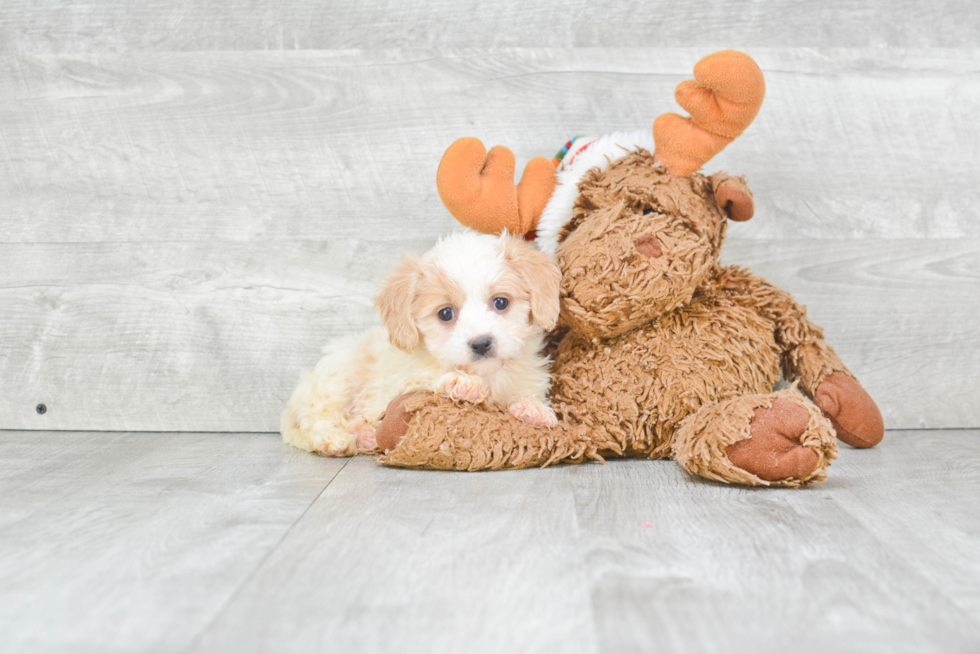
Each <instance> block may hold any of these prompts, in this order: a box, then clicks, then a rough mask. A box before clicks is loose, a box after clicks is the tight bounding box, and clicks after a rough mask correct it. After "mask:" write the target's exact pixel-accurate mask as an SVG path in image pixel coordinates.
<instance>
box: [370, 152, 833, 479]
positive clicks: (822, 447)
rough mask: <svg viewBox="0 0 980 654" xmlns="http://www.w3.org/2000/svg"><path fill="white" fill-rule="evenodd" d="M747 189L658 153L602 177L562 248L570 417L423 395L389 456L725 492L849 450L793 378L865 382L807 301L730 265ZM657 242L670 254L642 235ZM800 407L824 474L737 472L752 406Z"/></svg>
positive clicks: (559, 359)
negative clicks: (593, 463) (611, 467)
mask: <svg viewBox="0 0 980 654" xmlns="http://www.w3.org/2000/svg"><path fill="white" fill-rule="evenodd" d="M731 185H735V186H736V187H738V188H739V189H740V190H741V191H742V193H743V194H746V193H749V196H748V197H751V196H750V192H749V191H748V187H747V186H746V185H745V180H744V179H742V178H735V177H730V176H728V175H726V174H725V173H717V174H715V175H713V176H712V177H705V176H704V175H701V174H697V173H695V174H693V175H691V176H689V177H674V176H672V175H670V174H668V173H667V172H666V171H665V170H664V168H663V167H661V166H659V165H657V164H656V163H655V162H654V160H653V157H652V155H650V153H648V152H643V151H641V152H638V153H636V154H632V155H629V156H627V157H624V158H623V159H620V160H618V161H616V162H613V163H612V164H611V165H610V166H609V168H608V169H607V170H606V171H604V172H600V171H598V170H593V171H590V172H589V174H588V175H587V176H586V177H585V179H584V180H583V182H582V183H581V184H580V196H579V198H578V200H577V201H576V204H575V207H574V210H573V217H572V221H571V222H570V223H569V225H568V227H567V228H566V231H565V232H563V233H562V234H561V236H560V240H561V242H560V245H559V247H558V250H557V259H558V263H559V265H560V267H561V269H562V287H561V305H562V306H561V322H560V325H559V328H558V331H557V333H558V334H560V335H561V336H560V342H559V343H558V346H557V350H556V354H555V359H554V367H553V389H552V395H551V402H552V406H553V408H554V409H555V411H556V413H557V414H558V416H559V418H560V419H561V422H560V424H559V425H558V426H556V427H554V428H550V429H549V428H545V427H533V426H530V425H526V424H523V423H521V422H520V421H517V420H515V419H513V418H511V417H510V416H508V415H506V413H505V412H502V411H501V410H500V409H499V408H497V407H491V406H473V405H468V406H462V405H458V404H453V403H452V402H450V401H448V400H445V399H443V398H436V397H434V396H421V397H420V398H417V399H416V400H413V401H415V402H416V404H414V405H413V410H414V413H413V417H412V419H411V421H410V423H409V431H408V433H407V434H406V435H405V437H404V439H403V440H402V442H401V443H400V444H399V445H398V446H397V447H396V448H395V449H393V450H390V451H389V452H388V453H387V455H386V456H385V457H384V459H383V461H384V462H385V463H388V464H391V465H400V466H413V467H425V468H441V469H456V470H475V469H495V468H516V467H524V466H532V465H546V464H549V463H553V462H555V461H575V462H577V461H582V460H584V459H586V458H599V457H601V456H617V455H618V456H643V457H647V458H654V459H656V458H664V457H673V458H674V459H676V460H677V461H678V462H679V463H680V464H681V465H682V466H683V467H684V468H685V469H687V470H688V471H690V472H692V473H694V474H697V475H701V476H704V477H708V478H711V479H716V480H720V481H726V482H735V483H741V484H750V485H768V484H770V483H771V484H774V485H783V486H800V485H802V484H806V483H808V482H810V481H820V480H822V479H823V478H824V477H825V476H826V472H825V470H826V467H827V466H828V465H829V464H830V460H831V459H833V458H834V457H835V456H836V444H835V441H834V431H833V428H832V427H831V425H830V422H829V421H828V420H827V418H826V417H824V416H823V415H822V414H821V412H820V411H819V410H818V409H817V408H816V407H814V406H813V405H811V404H809V403H808V402H806V401H805V400H803V398H801V397H800V396H799V395H797V394H796V393H795V392H793V391H783V392H781V393H773V392H772V389H773V385H774V384H775V382H776V381H778V380H779V379H780V372H781V366H782V372H783V373H784V374H785V376H786V377H787V378H790V379H793V380H796V381H797V382H798V386H799V388H800V390H802V391H803V392H804V393H805V394H806V395H808V396H810V397H812V395H813V393H814V392H815V389H816V388H817V386H819V384H820V382H821V381H822V380H823V379H824V378H825V377H827V376H828V375H830V374H832V373H843V374H846V375H850V372H849V371H848V370H847V368H845V367H844V365H843V363H842V362H841V361H840V359H839V357H837V355H836V354H835V353H834V351H833V349H832V348H831V347H830V346H829V345H827V344H826V343H825V342H824V340H823V333H822V331H821V329H820V328H819V327H817V326H816V325H814V324H813V323H811V322H810V321H809V320H807V318H806V310H805V308H804V307H802V306H800V305H799V304H797V303H796V302H795V301H794V300H793V298H792V297H791V296H790V295H789V294H787V293H785V292H784V291H781V290H780V289H778V288H775V287H773V286H771V285H770V284H768V283H767V282H766V281H765V280H763V279H762V278H760V277H757V276H755V275H752V274H750V273H749V272H748V271H747V270H744V269H741V268H738V267H734V266H729V267H722V266H720V265H719V264H718V252H719V250H720V248H721V244H722V242H723V240H724V237H725V230H726V225H727V216H726V215H725V213H723V210H722V209H721V208H719V206H718V203H717V202H716V200H715V194H716V193H717V192H718V189H719V188H722V187H725V186H731ZM643 236H645V237H646V238H647V241H649V240H650V239H649V237H651V236H652V237H655V238H656V240H657V243H658V244H659V246H660V251H661V254H660V256H647V255H645V254H643V253H642V252H641V251H640V250H639V249H638V247H637V243H638V242H639V241H638V239H640V237H643ZM777 397H783V398H790V397H792V398H794V399H793V401H794V402H797V403H799V404H800V405H801V406H803V407H804V408H805V409H806V411H807V414H808V415H809V416H810V418H809V422H808V423H807V428H806V431H805V433H804V434H803V435H802V436H801V438H800V443H801V444H802V445H803V446H804V447H807V448H809V449H811V450H813V451H814V452H816V453H817V460H818V461H819V465H818V467H817V469H816V470H814V471H812V473H810V474H808V475H805V476H804V477H799V478H797V477H789V478H786V479H782V480H776V481H774V482H767V481H764V480H762V479H760V478H759V477H757V476H755V475H753V474H751V473H749V472H747V471H745V470H742V469H739V468H737V467H735V466H734V465H733V464H732V463H731V462H730V461H729V460H728V458H727V455H726V448H727V447H728V446H729V445H731V444H732V443H735V442H738V441H740V440H743V439H746V438H749V437H750V431H749V429H750V423H751V420H752V415H753V411H754V410H755V409H758V408H760V407H764V408H765V407H769V406H771V403H772V401H773V399H774V398H777Z"/></svg>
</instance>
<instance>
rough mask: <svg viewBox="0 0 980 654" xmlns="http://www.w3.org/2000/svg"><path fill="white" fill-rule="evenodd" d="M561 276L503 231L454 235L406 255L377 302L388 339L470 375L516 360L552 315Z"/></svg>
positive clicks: (554, 316)
mask: <svg viewBox="0 0 980 654" xmlns="http://www.w3.org/2000/svg"><path fill="white" fill-rule="evenodd" d="M560 277H561V273H560V272H559V270H558V266H557V265H556V264H555V263H554V261H552V259H551V258H550V257H549V256H547V255H546V254H543V253H541V252H538V251H537V250H535V249H534V248H533V247H531V246H530V245H528V244H527V243H525V242H524V241H523V240H521V239H518V238H514V237H511V236H508V235H506V234H504V235H503V236H500V237H497V236H487V235H484V234H476V233H471V232H467V233H460V234H453V235H451V236H448V237H446V238H444V239H442V240H440V241H439V243H438V244H436V246H435V247H434V248H433V249H432V250H430V251H429V252H428V253H426V254H425V255H424V256H422V257H421V258H419V257H406V258H405V259H404V260H403V261H402V263H401V265H400V266H399V267H398V269H397V270H396V271H395V272H394V274H392V275H391V277H389V278H388V280H387V281H386V282H385V285H384V288H383V289H382V290H381V293H380V294H379V295H378V298H377V300H376V301H375V306H377V308H378V310H379V311H380V313H381V320H382V321H383V322H384V324H385V326H386V327H387V328H388V336H389V339H390V340H391V343H392V344H393V345H395V346H396V347H398V348H399V349H402V350H404V351H406V352H411V351H412V350H414V349H415V348H416V347H418V346H419V345H423V346H424V347H426V349H428V350H429V352H430V353H431V354H432V355H433V357H435V359H436V360H437V361H438V362H439V363H440V364H442V365H444V366H446V367H448V368H458V369H461V370H465V371H468V372H473V373H476V374H480V373H484V372H489V371H492V370H494V369H496V368H499V367H500V366H501V365H502V364H503V363H504V362H506V361H509V360H511V359H515V358H517V357H518V356H519V355H520V354H521V352H522V351H523V350H524V347H525V344H526V342H527V340H528V339H529V338H530V337H531V336H532V335H534V334H536V333H539V332H540V331H541V329H542V328H543V329H552V328H554V326H555V323H556V321H557V320H558V287H559V283H560Z"/></svg>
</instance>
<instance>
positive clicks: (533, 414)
mask: <svg viewBox="0 0 980 654" xmlns="http://www.w3.org/2000/svg"><path fill="white" fill-rule="evenodd" d="M507 411H508V412H509V413H510V415H512V416H514V417H515V418H520V419H521V420H523V421H524V422H526V423H527V424H529V425H542V426H545V427H553V426H555V425H556V424H558V417H557V416H555V412H554V410H553V409H552V408H551V407H550V406H548V405H547V404H544V403H543V402H542V401H541V400H539V399H538V398H537V397H535V396H533V395H525V396H523V397H518V398H515V399H513V400H511V402H510V404H508V405H507Z"/></svg>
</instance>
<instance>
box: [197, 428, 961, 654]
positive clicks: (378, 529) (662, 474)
mask: <svg viewBox="0 0 980 654" xmlns="http://www.w3.org/2000/svg"><path fill="white" fill-rule="evenodd" d="M977 436H980V433H977V432H975V431H974V432H904V433H894V432H892V433H889V434H888V436H886V439H885V441H884V443H883V444H882V445H881V446H879V447H878V448H875V449H873V450H868V451H857V450H853V449H850V448H845V450H844V451H843V452H842V454H841V460H840V461H839V462H838V463H835V465H834V468H833V469H832V470H831V477H830V481H828V482H827V483H825V484H821V485H817V486H815V487H813V488H810V489H807V490H803V491H793V490H773V489H764V490H759V489H745V488H734V487H730V486H723V485H720V484H716V483H712V482H705V481H702V480H697V479H693V478H691V477H689V476H687V475H686V474H685V473H684V472H683V471H682V470H681V469H680V468H679V467H678V466H676V465H675V464H673V463H671V462H666V461H662V462H647V461H635V460H634V461H615V462H611V463H609V464H608V465H606V466H601V465H592V464H587V465H582V466H578V467H564V468H556V469H549V470H544V471H539V470H535V471H523V472H514V473H492V474H468V473H438V474H434V475H433V474H430V473H425V472H412V471H404V470H386V469H380V468H377V467H375V466H374V464H373V463H372V462H371V461H369V460H365V459H355V460H354V461H352V462H351V464H350V465H348V466H347V467H346V468H345V469H344V470H343V471H342V472H341V474H340V475H339V476H338V478H337V480H336V481H335V482H334V483H333V484H331V486H330V487H329V488H328V489H327V491H326V492H325V493H324V494H323V495H322V496H320V497H319V498H318V499H317V502H316V504H315V505H314V506H313V507H312V508H311V509H310V511H308V512H307V513H306V514H305V515H304V516H303V518H302V519H301V520H300V521H299V523H298V524H297V526H296V527H295V528H294V529H293V530H292V531H291V532H290V534H289V535H288V537H287V538H286V539H285V540H284V541H283V543H282V545H281V546H280V547H279V548H278V549H277V550H276V552H275V554H274V555H273V556H271V557H269V559H268V560H267V561H266V562H265V563H264V565H263V567H262V570H260V571H259V572H258V573H257V574H256V575H255V576H254V577H252V579H251V580H250V581H249V583H248V584H247V585H246V586H245V587H244V588H243V589H242V590H241V592H240V593H239V594H238V595H237V596H236V598H235V599H234V601H233V602H232V603H231V604H230V605H229V607H228V609H227V610H226V611H225V612H224V613H223V614H222V616H221V617H220V619H218V620H217V621H216V622H215V623H214V624H213V625H212V626H211V627H210V628H209V629H208V630H207V632H206V633H204V635H203V637H202V638H201V639H200V640H199V641H198V642H197V644H196V646H195V647H193V648H192V649H191V651H193V652H226V651H265V650H268V649H270V648H275V649H276V650H277V651H286V652H290V651H297V652H300V651H313V650H318V649H323V648H326V647H329V648H335V649H337V651H351V652H354V651H356V652H383V651H392V650H393V649H397V650H398V651H402V652H414V651H426V652H450V651H460V649H465V650H466V651H468V652H511V651H529V652H555V651H562V652H616V653H619V652H648V651H670V652H785V651H798V652H814V653H816V652H827V651H834V652H838V651H839V652H969V651H974V650H975V648H976V647H978V646H980V619H978V617H977V616H978V613H977V612H976V610H975V608H976V595H975V592H976V589H977V588H980V570H978V568H977V562H976V557H975V552H976V551H977V548H978V547H980V540H978V538H980V536H978V531H977V527H978V523H977V517H976V515H975V513H974V512H972V511H970V509H969V507H970V506H971V504H972V503H975V502H977V501H980V485H978V482H980V439H978V438H977ZM951 466H954V467H953V468H951ZM916 480H922V481H924V482H925V483H917V481H916ZM941 507H945V508H944V509H943V511H944V512H943V514H941V515H935V514H932V513H931V512H932V511H933V510H935V509H939V508H941ZM884 523H887V527H885V526H884ZM933 526H935V527H936V528H937V531H935V532H930V531H929V529H930V528H931V527H933ZM913 534H915V535H913ZM310 570H321V571H323V573H322V574H321V575H311V574H310ZM327 570H329V571H331V572H329V573H328V572H327Z"/></svg>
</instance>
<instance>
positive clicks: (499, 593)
mask: <svg viewBox="0 0 980 654" xmlns="http://www.w3.org/2000/svg"><path fill="white" fill-rule="evenodd" d="M348 467H349V468H350V469H351V474H348V475H343V476H338V478H337V479H336V480H335V481H334V483H332V484H331V485H330V487H328V488H327V490H326V492H325V493H324V494H323V495H322V496H321V501H318V502H316V503H315V504H314V506H313V507H311V508H310V511H309V512H308V513H307V518H308V519H304V520H301V521H300V522H299V523H298V524H297V525H296V527H294V529H293V530H292V531H291V533H290V535H289V536H288V537H287V538H286V539H284V541H283V543H282V544H281V546H280V547H279V548H277V549H276V552H275V554H274V555H273V556H272V557H270V559H269V560H268V561H267V564H266V565H264V566H263V567H262V570H260V571H259V572H258V573H257V574H256V576H255V577H254V578H253V580H252V583H249V584H248V585H247V586H246V587H245V588H243V589H242V591H241V592H240V593H239V595H238V596H237V597H236V599H235V601H233V602H232V603H231V604H230V605H229V607H228V610H227V611H225V612H224V614H223V615H222V616H221V618H220V619H219V620H217V621H216V622H215V624H214V625H213V626H212V627H211V628H210V629H209V630H208V631H207V632H206V633H205V634H204V635H203V638H202V639H201V640H200V641H199V643H198V644H197V646H195V647H194V648H192V649H191V650H189V651H191V652H232V651H242V652H262V651H267V650H269V649H270V648H272V649H276V650H277V651H296V652H302V651H323V650H325V649H330V650H333V651H338V652H364V651H376V652H382V651H389V652H390V651H400V652H413V651H417V652H450V651H452V652H459V651H466V652H517V651H521V652H584V651H591V650H593V649H594V648H595V647H596V645H597V641H596V640H595V636H594V632H593V630H592V628H591V619H590V616H589V613H590V601H589V596H588V591H587V585H586V578H587V575H586V570H585V568H584V565H583V564H584V561H583V560H582V558H581V551H580V549H579V546H578V539H577V529H576V520H575V511H574V505H573V503H572V496H571V493H570V492H569V486H568V472H567V471H566V470H561V469H554V470H543V471H536V472H535V474H531V475H524V474H521V473H520V472H517V473H516V474H514V473H512V472H503V473H500V474H499V475H498V474H493V475H482V474H468V473H445V474H444V473H436V474H434V475H427V474H426V473H420V472H418V471H412V470H394V469H385V468H381V467H379V466H378V465H377V464H376V463H375V462H374V460H373V459H372V458H365V457H357V458H355V459H354V460H353V461H351V463H350V464H349V465H348ZM314 571H315V572H314Z"/></svg>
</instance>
